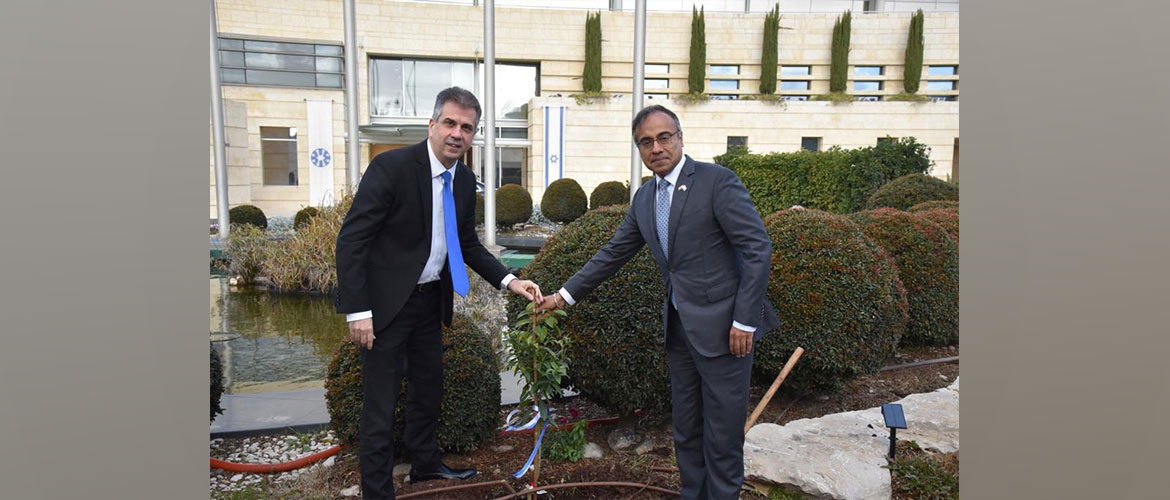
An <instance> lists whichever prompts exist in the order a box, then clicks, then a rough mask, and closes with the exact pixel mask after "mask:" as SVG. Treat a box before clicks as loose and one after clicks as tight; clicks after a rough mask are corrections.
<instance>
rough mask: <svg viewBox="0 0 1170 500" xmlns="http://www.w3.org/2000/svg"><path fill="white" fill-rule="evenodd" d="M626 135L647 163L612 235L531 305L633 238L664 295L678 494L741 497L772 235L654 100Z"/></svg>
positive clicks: (767, 309)
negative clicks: (687, 150) (695, 154)
mask: <svg viewBox="0 0 1170 500" xmlns="http://www.w3.org/2000/svg"><path fill="white" fill-rule="evenodd" d="M632 129H633V130H632V131H633V136H634V143H635V144H636V145H637V146H638V150H639V152H640V153H641V156H642V162H643V163H644V164H645V165H646V167H647V168H649V169H650V171H651V172H654V180H653V181H651V182H647V183H646V184H644V185H643V186H642V187H641V188H639V189H638V191H637V192H636V193H635V194H634V201H633V202H632V203H631V205H630V209H629V211H627V212H626V218H625V220H624V221H623V222H622V225H621V226H620V227H619V228H618V230H617V234H616V235H614V237H613V238H612V239H611V240H609V243H606V245H605V246H604V247H602V248H601V250H599V251H598V252H597V255H595V256H594V257H593V258H592V259H590V260H589V262H587V263H586V264H585V266H583V267H582V268H581V270H580V271H577V273H576V274H574V275H573V276H572V277H571V278H569V280H568V281H566V282H565V284H564V286H563V287H562V288H561V289H560V291H559V292H558V293H555V294H552V295H550V296H548V297H544V298H543V300H541V301H538V302H540V303H541V305H540V306H539V308H540V309H542V310H546V309H552V308H560V307H564V306H566V305H570V304H573V303H574V302H575V301H576V300H581V299H583V298H584V297H585V296H587V295H589V293H590V292H592V291H593V290H594V289H595V288H597V286H598V285H600V284H601V283H602V282H603V281H605V280H606V279H609V277H610V276H613V274H614V273H616V272H617V271H618V269H620V268H621V267H622V265H624V264H625V263H626V262H627V261H629V260H630V259H631V258H633V257H634V254H636V253H637V252H638V250H639V249H641V248H642V245H644V244H648V245H649V246H650V253H651V254H652V255H653V256H654V259H655V260H656V261H658V265H659V268H660V270H661V272H662V282H663V284H665V285H666V296H665V297H663V300H662V319H663V336H664V341H665V346H666V356H667V360H668V362H669V366H670V395H671V410H672V413H673V419H674V449H675V457H676V458H677V459H678V469H679V476H680V477H681V479H682V496H683V498H687V499H691V498H704V499H706V498H717V499H730V498H739V490H740V487H741V485H742V484H743V439H744V432H743V426H744V422H745V420H746V419H747V402H748V383H749V379H750V376H751V367H752V355H751V352H752V345H753V344H754V342H755V341H757V340H759V339H760V338H761V337H762V336H763V335H764V333H766V332H768V331H769V330H772V329H774V328H776V327H777V326H779V324H780V319H779V318H778V317H777V316H776V312H775V310H774V309H773V308H772V305H771V304H770V303H768V300H767V298H766V297H765V292H766V290H767V285H768V277H769V275H770V272H771V271H770V270H771V263H772V242H771V240H770V239H769V238H768V234H767V233H766V232H765V231H764V224H763V222H762V221H761V220H760V216H759V214H757V213H756V209H755V207H754V206H753V205H752V202H751V199H750V198H749V197H748V192H747V189H746V188H744V186H743V184H742V183H740V181H739V178H738V177H736V176H735V174H734V173H733V172H731V171H730V170H728V169H727V168H724V167H722V166H720V165H716V164H713V163H704V162H697V161H695V160H693V159H691V158H690V157H689V156H684V155H683V153H682V148H683V133H682V126H681V125H680V124H679V121H678V117H677V116H675V114H674V113H673V112H671V111H670V110H669V109H666V108H665V107H663V106H650V107H647V108H645V109H643V110H641V111H640V112H638V114H637V115H636V116H635V117H634V122H633V126H632Z"/></svg>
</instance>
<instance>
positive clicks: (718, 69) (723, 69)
mask: <svg viewBox="0 0 1170 500" xmlns="http://www.w3.org/2000/svg"><path fill="white" fill-rule="evenodd" d="M708 73H709V74H712V75H738V74H739V66H711V69H710V70H708Z"/></svg>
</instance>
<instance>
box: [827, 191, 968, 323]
mask: <svg viewBox="0 0 1170 500" xmlns="http://www.w3.org/2000/svg"><path fill="white" fill-rule="evenodd" d="M850 218H852V219H853V221H854V222H857V223H858V224H859V225H860V226H861V229H862V231H865V234H866V236H869V237H870V238H871V239H873V241H874V242H875V243H877V244H878V245H879V246H881V247H882V248H884V249H885V250H886V252H887V253H889V254H890V256H891V257H893V258H894V262H896V263H897V265H898V276H899V277H900V278H901V279H902V283H903V284H904V285H905V286H906V300H907V301H908V303H909V306H910V320H909V321H908V322H907V323H906V332H905V334H903V335H902V342H901V345H904V346H921V345H948V344H954V343H957V342H958V341H959V249H958V246H957V245H955V240H953V239H951V237H950V236H949V235H947V232H946V230H944V229H943V228H942V226H940V225H938V224H935V223H933V222H931V221H929V220H927V219H924V218H922V217H918V216H915V215H914V214H911V213H910V212H903V211H901V210H895V209H892V208H879V209H877V210H868V211H865V212H857V213H855V214H851V215H850Z"/></svg>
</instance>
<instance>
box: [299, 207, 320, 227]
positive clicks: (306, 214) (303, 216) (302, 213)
mask: <svg viewBox="0 0 1170 500" xmlns="http://www.w3.org/2000/svg"><path fill="white" fill-rule="evenodd" d="M320 214H321V211H320V210H317V207H305V208H302V209H300V210H297V214H296V215H295V216H293V229H294V230H297V231H300V230H301V228H302V227H304V226H305V224H308V223H309V219H311V218H313V217H316V216H318V215H320Z"/></svg>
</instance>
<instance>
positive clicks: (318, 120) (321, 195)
mask: <svg viewBox="0 0 1170 500" xmlns="http://www.w3.org/2000/svg"><path fill="white" fill-rule="evenodd" d="M305 105H306V106H307V114H308V121H309V205H310V206H315V207H321V206H325V205H328V204H330V203H332V201H333V170H334V169H333V167H334V165H335V163H336V162H334V160H333V158H334V156H333V100H331V99H306V100H305Z"/></svg>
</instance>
